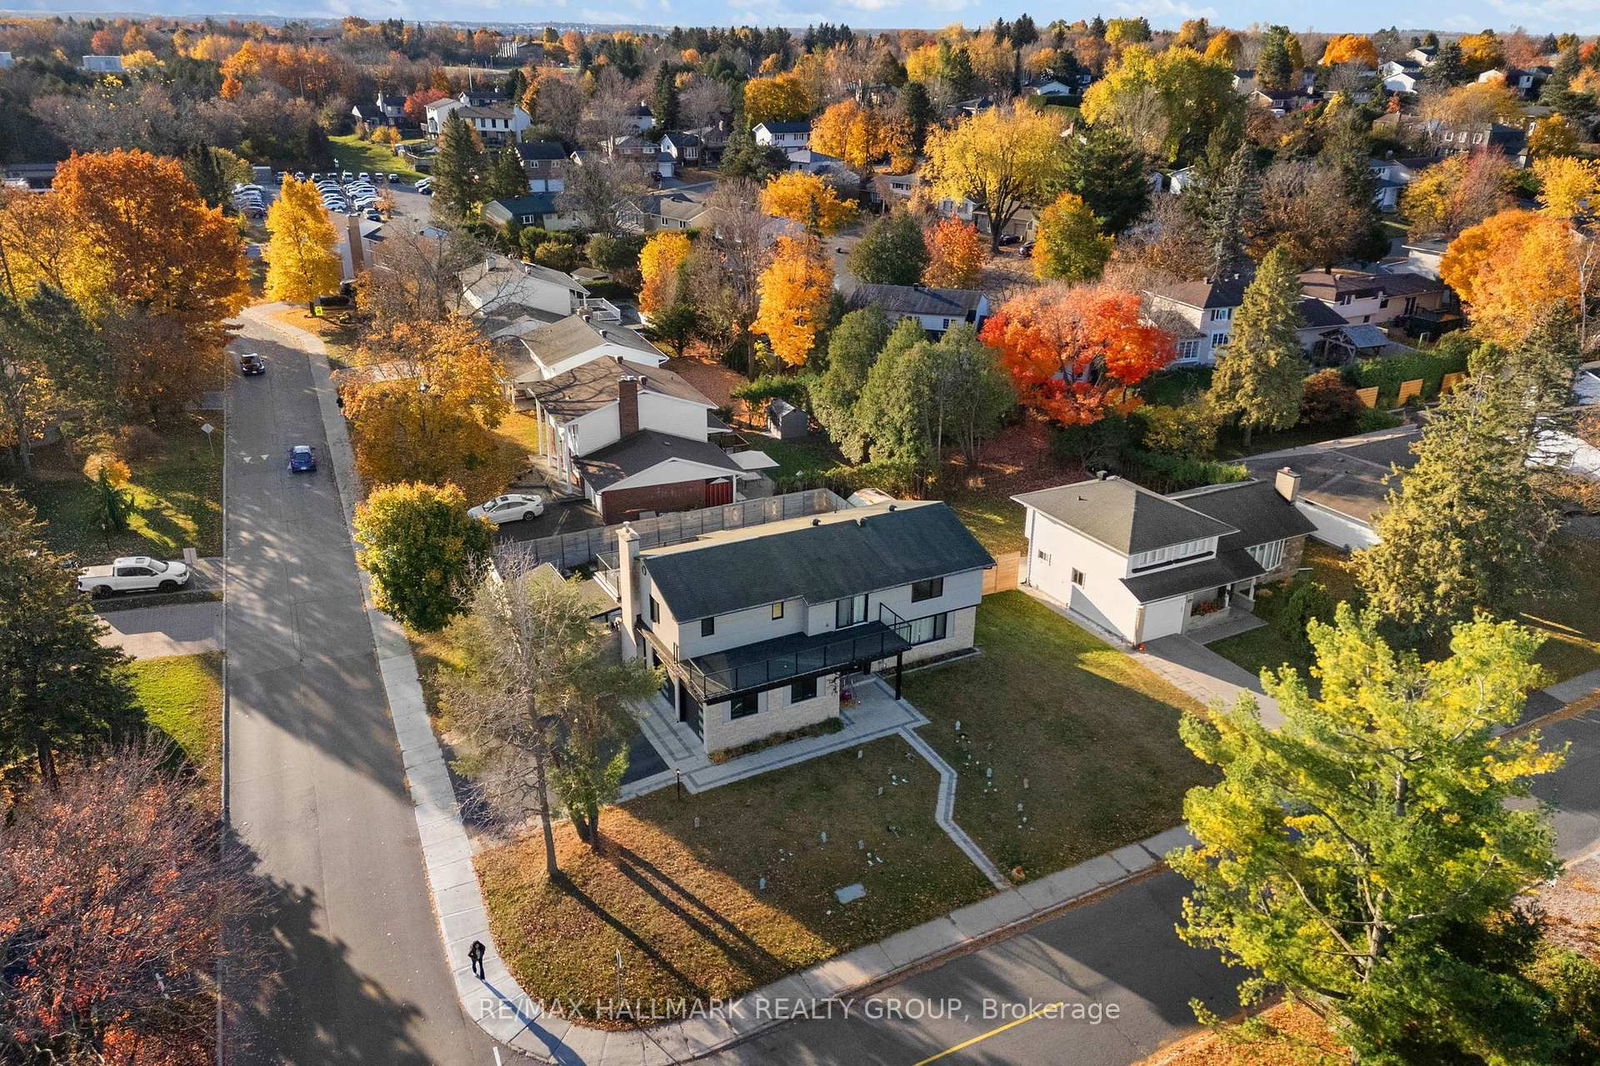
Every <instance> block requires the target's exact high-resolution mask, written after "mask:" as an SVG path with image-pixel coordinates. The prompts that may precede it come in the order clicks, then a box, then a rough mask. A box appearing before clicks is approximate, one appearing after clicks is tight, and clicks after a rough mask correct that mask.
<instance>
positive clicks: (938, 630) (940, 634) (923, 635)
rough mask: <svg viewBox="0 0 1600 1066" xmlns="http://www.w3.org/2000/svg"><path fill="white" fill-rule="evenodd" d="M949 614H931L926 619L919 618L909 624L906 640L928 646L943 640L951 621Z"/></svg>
mask: <svg viewBox="0 0 1600 1066" xmlns="http://www.w3.org/2000/svg"><path fill="white" fill-rule="evenodd" d="M949 617H950V616H949V615H948V614H930V615H929V616H928V617H926V618H918V619H917V620H916V621H914V622H910V623H908V624H907V626H906V629H907V632H906V639H907V640H909V641H910V642H911V643H913V644H927V643H928V642H929V641H933V640H943V639H944V638H945V632H946V628H947V624H948V619H949Z"/></svg>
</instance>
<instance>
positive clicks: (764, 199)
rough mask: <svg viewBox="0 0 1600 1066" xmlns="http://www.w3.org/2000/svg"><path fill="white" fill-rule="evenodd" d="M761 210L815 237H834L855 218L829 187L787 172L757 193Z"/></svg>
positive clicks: (799, 172) (808, 176)
mask: <svg viewBox="0 0 1600 1066" xmlns="http://www.w3.org/2000/svg"><path fill="white" fill-rule="evenodd" d="M761 210H763V211H765V212H766V213H767V214H769V215H773V216H774V217H777V218H787V219H790V220H792V221H795V222H798V223H800V224H801V225H802V226H804V227H805V228H806V232H808V233H813V234H817V235H828V234H833V233H838V232H839V231H840V230H841V229H843V228H844V227H845V226H847V225H849V224H850V221H851V220H852V219H854V218H855V217H856V212H855V208H853V207H851V206H850V205H849V204H847V203H845V202H844V201H843V200H841V199H839V194H838V193H837V192H836V191H834V188H833V186H832V185H830V184H828V183H827V182H826V181H825V180H823V179H822V178H821V177H819V176H818V175H816V174H807V173H806V172H805V171H803V170H788V171H785V172H783V173H782V174H779V175H778V176H777V177H775V178H773V179H772V180H771V181H769V182H767V185H766V188H764V189H762V190H761Z"/></svg>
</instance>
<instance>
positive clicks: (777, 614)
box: [772, 600, 783, 622]
mask: <svg viewBox="0 0 1600 1066" xmlns="http://www.w3.org/2000/svg"><path fill="white" fill-rule="evenodd" d="M782 617H783V601H782V600H779V601H778V602H777V603H775V604H773V605H772V620H773V621H774V622H776V621H777V620H778V619H780V618H782Z"/></svg>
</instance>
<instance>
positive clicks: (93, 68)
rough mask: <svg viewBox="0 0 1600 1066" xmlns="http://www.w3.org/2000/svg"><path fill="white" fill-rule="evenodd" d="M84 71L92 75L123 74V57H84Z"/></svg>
mask: <svg viewBox="0 0 1600 1066" xmlns="http://www.w3.org/2000/svg"><path fill="white" fill-rule="evenodd" d="M83 69H84V70H87V71H88V72H89V73H91V74H121V73H122V69H123V68H122V57H121V56H84V57H83Z"/></svg>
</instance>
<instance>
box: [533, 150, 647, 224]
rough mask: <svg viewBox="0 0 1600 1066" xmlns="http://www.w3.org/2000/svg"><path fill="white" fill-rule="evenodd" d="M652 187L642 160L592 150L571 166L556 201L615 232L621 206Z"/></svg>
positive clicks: (562, 207) (563, 208)
mask: <svg viewBox="0 0 1600 1066" xmlns="http://www.w3.org/2000/svg"><path fill="white" fill-rule="evenodd" d="M649 189H650V182H649V179H648V178H646V176H645V172H644V168H643V167H641V166H640V165H639V164H638V163H635V162H634V161H633V160H631V159H623V158H616V159H606V158H604V157H603V156H601V155H600V154H599V153H597V152H591V153H590V154H589V155H587V156H586V157H585V158H584V160H583V162H581V163H575V164H573V165H572V166H570V167H568V168H567V178H566V189H565V190H564V191H563V192H559V193H557V194H556V204H557V206H558V207H560V208H561V209H562V210H563V211H572V212H575V213H577V214H579V215H582V216H583V217H584V218H585V219H586V220H588V222H589V224H590V226H591V227H592V228H593V229H595V230H597V231H599V232H601V233H605V234H609V235H611V236H615V235H616V234H617V232H618V230H619V226H618V224H617V211H618V209H619V208H620V207H621V206H622V205H623V203H625V202H626V201H629V200H633V199H636V198H638V197H640V196H643V195H644V194H645V193H646V192H648V191H649Z"/></svg>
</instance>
